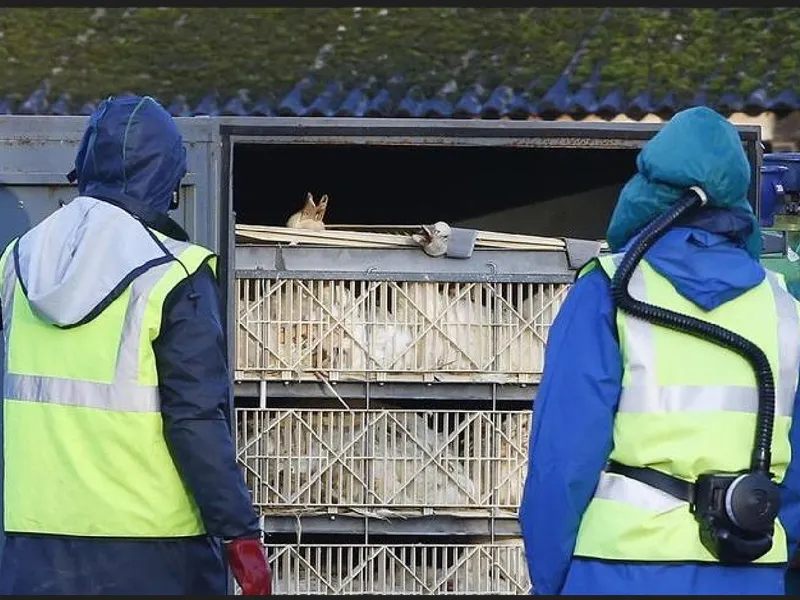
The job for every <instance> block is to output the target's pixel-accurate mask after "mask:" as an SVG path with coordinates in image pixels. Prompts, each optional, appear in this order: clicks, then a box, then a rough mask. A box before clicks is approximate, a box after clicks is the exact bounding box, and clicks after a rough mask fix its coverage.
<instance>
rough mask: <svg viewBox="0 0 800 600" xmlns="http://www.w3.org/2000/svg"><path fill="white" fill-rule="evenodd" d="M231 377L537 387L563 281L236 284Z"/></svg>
mask: <svg viewBox="0 0 800 600" xmlns="http://www.w3.org/2000/svg"><path fill="white" fill-rule="evenodd" d="M235 288H236V289H235V293H236V302H237V308H236V310H237V315H238V325H237V328H236V336H235V337H236V339H235V343H236V378H237V379H238V380H270V379H274V380H295V381H297V380H313V379H314V378H315V373H317V372H324V373H325V374H326V376H327V377H328V378H329V379H330V380H356V381H363V380H374V381H392V380H399V381H430V380H433V379H436V380H438V381H472V382H476V381H477V382H497V383H535V382H538V381H539V379H540V377H541V373H542V368H543V362H544V345H545V343H546V341H547V334H548V332H549V329H550V325H551V324H552V322H553V319H554V318H555V315H556V313H557V312H558V309H559V308H560V306H561V303H562V302H563V299H564V297H565V295H566V293H567V290H568V288H569V286H568V285H567V284H562V283H544V284H543V283H483V282H481V283H475V282H472V283H464V282H457V283H441V282H439V283H434V282H416V281H347V280H335V281H334V280H324V279H242V278H237V279H236V284H235Z"/></svg>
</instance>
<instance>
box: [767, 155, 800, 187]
mask: <svg viewBox="0 0 800 600" xmlns="http://www.w3.org/2000/svg"><path fill="white" fill-rule="evenodd" d="M763 161H764V164H765V165H783V166H784V167H786V168H787V169H789V170H788V172H787V173H786V174H785V175H784V176H783V187H784V189H785V190H786V192H787V193H789V194H797V193H798V192H800V152H772V153H770V154H765V155H764V159H763Z"/></svg>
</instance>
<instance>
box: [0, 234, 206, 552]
mask: <svg viewBox="0 0 800 600" xmlns="http://www.w3.org/2000/svg"><path fill="white" fill-rule="evenodd" d="M152 233H153V234H154V235H155V236H157V237H158V239H159V240H160V241H161V242H162V243H163V244H164V246H165V247H166V248H167V249H168V250H169V252H170V253H171V254H172V255H173V256H175V257H176V258H177V259H178V261H179V262H178V261H175V260H173V261H170V262H167V263H165V264H161V265H159V266H155V267H152V268H150V269H149V270H147V271H145V272H144V273H143V274H141V275H139V276H138V277H136V278H135V279H134V280H133V282H132V283H131V284H130V285H129V286H128V287H127V288H126V289H125V291H124V292H123V293H122V294H121V295H120V296H119V297H117V298H116V299H115V300H114V301H112V302H111V303H110V304H109V306H108V307H107V308H106V309H105V310H103V311H102V312H101V313H100V314H99V315H98V316H97V317H96V318H95V319H94V320H92V321H90V322H88V323H86V324H83V325H78V326H76V327H72V328H66V329H62V328H59V327H56V326H54V325H51V324H48V323H46V322H45V321H42V320H41V319H39V318H38V317H37V316H36V315H35V314H34V312H33V311H32V309H31V306H30V304H29V303H28V300H27V298H26V296H25V294H24V293H23V291H22V286H21V285H20V282H19V280H18V278H17V274H16V269H15V267H14V259H13V257H10V255H11V254H12V250H13V247H14V245H15V242H12V243H11V244H9V246H8V247H7V248H6V251H5V252H4V253H3V256H2V258H0V275H1V278H0V296H1V298H2V313H3V335H4V338H5V344H6V346H5V347H6V365H5V366H6V372H5V379H4V387H3V415H4V426H3V444H4V447H5V479H4V514H5V530H6V531H7V532H13V533H28V534H52V535H70V536H89V537H92V536H98V537H123V538H165V537H166V538H171V537H185V536H195V535H201V534H203V533H205V527H204V525H203V522H202V520H201V518H200V513H199V510H198V508H197V505H196V504H195V501H194V499H193V497H192V494H191V493H190V491H189V490H188V489H187V488H186V486H185V485H184V482H183V481H182V479H181V477H180V475H179V473H178V471H177V468H176V466H175V464H174V462H173V460H172V457H171V456H170V453H169V450H168V448H167V444H166V440H165V438H164V432H163V422H162V418H161V412H160V406H161V402H160V398H159V392H158V375H157V372H156V360H155V355H154V353H153V346H152V344H153V341H154V340H155V339H156V338H157V337H158V335H159V331H160V328H161V318H162V309H163V305H164V300H165V299H166V297H167V294H169V292H170V291H172V290H173V289H174V288H175V287H176V286H177V285H178V284H179V283H180V282H181V281H183V280H184V279H185V278H186V277H188V276H189V274H192V273H195V272H196V271H197V270H198V269H199V268H200V267H201V266H202V265H203V264H204V263H208V264H210V266H211V267H212V269H216V257H215V255H214V254H213V253H212V252H211V251H210V250H207V249H206V248H203V247H201V246H197V245H194V244H188V243H183V242H178V241H176V240H173V239H171V238H168V237H166V236H164V235H161V234H160V233H157V232H152Z"/></svg>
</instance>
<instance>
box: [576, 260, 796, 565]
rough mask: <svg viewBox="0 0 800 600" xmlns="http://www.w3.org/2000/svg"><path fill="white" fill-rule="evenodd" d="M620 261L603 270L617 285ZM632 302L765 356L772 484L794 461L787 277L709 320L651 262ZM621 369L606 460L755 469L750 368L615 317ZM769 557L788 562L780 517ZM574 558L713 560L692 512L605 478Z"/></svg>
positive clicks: (683, 337) (688, 340)
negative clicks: (728, 335) (771, 404)
mask: <svg viewBox="0 0 800 600" xmlns="http://www.w3.org/2000/svg"><path fill="white" fill-rule="evenodd" d="M622 256H623V255H622V254H616V255H611V256H604V257H602V258H600V259H599V260H597V261H596V262H595V263H594V264H592V265H587V267H586V268H585V269H584V271H583V272H582V275H584V274H585V273H587V272H589V271H590V270H591V269H592V267H594V266H596V265H599V266H600V267H601V268H602V269H603V270H604V271H605V272H606V274H607V275H608V276H609V278H612V277H613V276H614V273H615V272H616V268H617V266H618V265H619V262H620V261H621V260H622ZM628 290H629V293H630V294H631V296H633V297H634V298H636V299H638V300H642V301H644V302H647V303H649V304H654V305H656V306H661V307H664V308H668V309H670V310H673V311H675V312H678V313H682V314H686V315H689V316H692V317H695V318H698V319H703V320H705V321H708V322H710V323H713V324H716V325H719V326H721V327H724V328H726V329H729V330H731V331H733V332H735V333H738V334H739V335H741V336H743V337H745V338H746V339H748V340H750V341H751V342H753V343H754V344H756V345H757V346H758V347H759V348H761V349H762V351H763V352H764V353H765V354H766V356H767V358H768V359H769V363H770V365H771V367H772V371H773V374H774V378H775V386H776V410H775V427H774V434H773V441H772V468H771V471H772V472H773V473H774V474H775V476H776V481H777V482H780V481H782V480H783V477H784V475H785V473H786V468H787V466H788V464H789V460H790V458H791V448H790V445H789V428H790V427H791V424H792V411H793V408H794V397H795V390H796V388H797V380H798V370H800V303H798V302H796V301H795V300H794V298H793V297H792V296H791V295H790V294H789V293H788V292H787V291H786V284H785V282H784V280H783V276H782V275H779V274H777V273H773V272H770V271H767V274H766V277H765V279H764V281H762V282H761V283H760V284H759V285H757V286H755V287H754V288H752V289H750V290H748V291H747V292H745V293H744V294H742V295H741V296H739V297H738V298H736V299H734V300H731V301H729V302H726V303H725V304H723V305H721V306H719V307H717V308H715V309H713V310H711V311H708V312H706V311H704V310H702V309H701V308H699V307H698V306H696V305H695V304H694V303H692V302H690V301H689V300H687V299H686V298H684V297H683V296H681V295H680V294H678V292H677V291H676V290H675V288H674V287H673V286H672V284H671V283H670V281H669V280H668V279H666V278H665V277H662V276H661V275H659V274H658V273H657V272H656V271H655V270H654V269H653V268H652V267H651V266H650V265H649V264H648V263H647V261H646V260H642V261H641V262H640V263H639V265H638V266H637V267H636V269H635V271H634V273H633V276H632V277H631V281H630V284H629V288H628ZM616 324H617V331H618V334H619V342H620V349H621V352H622V360H623V377H622V393H621V396H620V400H619V407H618V409H617V414H616V416H615V419H614V433H613V440H614V449H613V451H612V453H611V456H610V457H609V458H610V460H613V461H616V462H618V463H621V464H624V465H629V466H632V467H650V468H652V469H655V470H658V471H661V472H663V473H666V474H668V475H672V476H673V477H677V478H679V479H682V480H685V481H690V482H694V481H695V480H696V479H697V477H698V476H699V475H700V474H701V473H704V472H708V471H722V472H729V473H736V472H738V471H742V470H745V469H747V468H748V467H749V465H750V455H751V452H752V449H753V447H752V444H753V440H754V434H755V428H756V411H757V408H758V394H757V388H756V379H755V375H754V373H753V369H752V367H751V366H750V365H749V363H748V362H747V361H746V360H745V359H744V358H742V357H741V356H739V355H738V354H736V353H735V352H733V351H731V350H728V349H726V348H723V347H720V346H718V345H716V344H714V343H713V342H710V341H706V340H702V339H699V338H696V337H694V336H691V335H687V334H682V333H679V332H676V331H673V330H671V329H668V328H665V327H661V326H658V325H654V324H651V323H648V322H646V321H644V320H641V319H638V318H636V317H632V316H630V315H627V314H626V313H624V312H623V311H621V310H618V311H617V315H616ZM773 540H774V542H773V545H772V549H771V550H770V551H769V552H768V553H767V554H766V555H764V556H763V557H761V558H760V559H758V560H757V561H755V562H756V563H765V564H769V563H784V562H786V560H787V548H786V534H785V532H784V530H783V527H782V526H781V524H780V522H779V521H778V520H777V519H776V523H775V534H774V538H773ZM575 555H576V556H583V557H590V558H598V559H606V560H620V561H631V562H634V561H651V562H659V561H667V562H669V561H675V562H698V561H699V562H717V559H715V558H714V556H713V555H712V554H711V553H709V552H708V550H706V549H705V547H704V546H703V544H702V543H701V542H700V536H699V532H698V524H697V521H696V520H695V518H694V516H693V515H692V514H691V512H690V510H689V504H688V503H687V502H684V501H681V500H679V499H677V498H675V497H673V496H671V495H669V494H667V493H666V492H663V491H660V490H658V489H656V488H653V487H650V486H648V485H645V484H643V483H640V482H638V481H635V480H632V479H629V478H627V477H624V476H622V475H618V474H614V473H607V472H603V473H602V475H601V477H600V481H599V483H598V485H597V488H596V489H595V492H594V497H593V498H592V500H591V502H590V504H589V507H588V509H587V510H586V512H585V513H584V515H583V519H582V521H581V525H580V529H579V532H578V538H577V543H576V547H575Z"/></svg>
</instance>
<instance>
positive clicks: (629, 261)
mask: <svg viewBox="0 0 800 600" xmlns="http://www.w3.org/2000/svg"><path fill="white" fill-rule="evenodd" d="M705 202H706V196H705V193H704V192H703V191H702V190H699V189H697V188H692V192H691V193H689V194H688V195H687V196H686V197H685V198H683V199H682V200H681V201H680V202H678V203H677V204H676V205H675V206H674V207H672V208H670V209H669V210H668V211H666V212H665V213H664V214H662V215H660V216H659V217H658V218H657V219H655V220H654V221H652V222H651V223H650V224H649V225H648V226H647V227H645V229H644V230H643V231H642V233H641V235H640V237H639V239H638V240H637V241H636V243H635V244H633V245H632V246H631V248H630V249H629V250H628V251H627V252H626V253H625V256H624V258H623V259H622V262H621V263H620V265H619V267H618V268H617V271H616V273H615V274H614V278H613V279H612V281H611V295H612V297H613V299H614V302H615V303H616V305H617V307H618V308H620V309H622V310H623V311H624V312H626V313H628V314H630V315H632V316H634V317H637V318H639V319H642V320H644V321H647V322H649V323H655V324H657V325H661V326H663V327H668V328H670V329H673V330H675V331H679V332H681V333H687V334H689V335H693V336H695V337H699V338H701V339H704V340H707V341H712V342H715V343H717V344H719V345H720V346H724V347H725V348H728V349H730V350H733V351H734V352H736V353H737V354H739V355H740V356H742V357H743V358H744V359H745V360H747V362H749V363H750V365H751V366H752V367H753V370H754V372H755V376H756V383H757V386H758V415H757V425H756V435H755V445H754V448H753V454H752V457H751V459H750V470H751V471H756V472H761V473H763V474H765V475H767V476H768V477H769V469H770V463H771V462H772V453H771V450H770V447H771V444H772V427H773V423H774V420H775V382H774V380H773V377H772V368H771V367H770V364H769V360H768V359H767V357H766V355H765V354H764V352H762V350H761V348H759V347H758V346H756V345H755V344H753V343H752V342H751V341H749V340H747V339H745V338H743V337H742V336H740V335H738V334H736V333H734V332H732V331H729V330H727V329H725V328H723V327H719V326H717V325H713V324H711V323H708V322H707V321H702V320H700V319H695V318H694V317H690V316H688V315H682V314H680V313H676V312H673V311H671V310H668V309H666V308H661V307H659V306H653V305H652V304H647V303H646V302H642V301H640V300H637V299H635V298H632V297H631V295H630V294H629V293H628V282H629V281H630V279H631V276H632V275H633V271H634V269H635V268H636V265H637V264H639V261H640V260H641V259H642V257H644V255H645V253H646V252H647V250H649V249H650V247H651V246H652V245H653V244H654V243H655V242H656V241H657V240H658V239H659V238H660V237H661V236H662V235H664V233H666V232H667V230H668V229H669V228H670V227H671V226H672V225H673V224H674V223H675V221H677V220H678V219H679V218H680V217H681V216H682V215H684V214H685V213H686V212H688V211H689V210H691V209H693V208H695V207H699V206H701V205H703V204H705Z"/></svg>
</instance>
